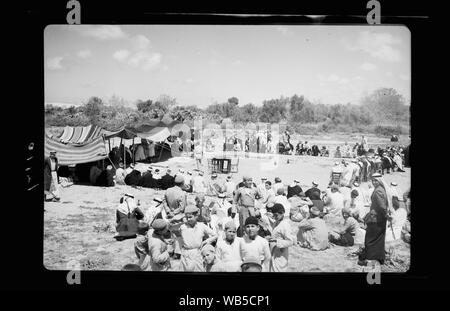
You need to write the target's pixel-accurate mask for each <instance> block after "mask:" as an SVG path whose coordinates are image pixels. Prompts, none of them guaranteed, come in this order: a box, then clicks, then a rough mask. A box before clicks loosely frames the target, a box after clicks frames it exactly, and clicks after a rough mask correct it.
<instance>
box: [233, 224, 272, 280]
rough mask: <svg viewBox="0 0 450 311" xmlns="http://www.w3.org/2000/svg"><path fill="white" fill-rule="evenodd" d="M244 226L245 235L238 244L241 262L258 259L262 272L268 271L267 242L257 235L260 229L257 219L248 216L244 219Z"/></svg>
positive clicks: (269, 256) (268, 249) (269, 255)
mask: <svg viewBox="0 0 450 311" xmlns="http://www.w3.org/2000/svg"><path fill="white" fill-rule="evenodd" d="M244 226H245V233H246V234H245V235H244V237H243V239H242V241H241V243H240V253H241V258H242V260H244V261H245V260H246V259H248V258H250V257H255V258H258V259H259V262H260V264H261V265H262V267H263V272H267V271H269V264H270V258H271V254H270V247H269V242H268V241H267V240H266V239H265V238H262V237H261V236H259V235H258V232H259V229H260V227H259V222H258V219H257V218H256V217H254V216H249V217H248V218H246V220H245V224H244Z"/></svg>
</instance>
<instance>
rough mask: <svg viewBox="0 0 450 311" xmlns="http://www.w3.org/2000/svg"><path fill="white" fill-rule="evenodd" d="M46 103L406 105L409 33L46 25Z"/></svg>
mask: <svg viewBox="0 0 450 311" xmlns="http://www.w3.org/2000/svg"><path fill="white" fill-rule="evenodd" d="M44 67H45V70H44V75H45V78H44V82H45V103H55V104H56V103H67V104H74V105H78V104H81V103H85V102H87V100H88V99H89V98H90V97H91V96H98V97H100V98H102V99H104V100H108V99H109V98H111V97H112V96H113V95H114V96H118V97H121V98H123V99H125V100H126V101H127V102H129V103H130V105H131V104H133V103H134V102H135V101H136V100H139V99H140V100H148V99H151V100H155V99H157V98H158V97H159V96H160V95H163V94H164V95H169V96H171V97H175V98H176V100H177V102H178V104H179V105H183V106H187V105H196V106H198V107H201V108H205V107H207V106H208V105H210V104H212V103H214V102H218V103H221V102H226V101H227V99H228V98H230V97H237V98H238V99H239V103H240V105H245V104H247V103H253V104H255V105H257V106H260V105H262V102H263V100H268V99H274V98H279V97H281V96H285V97H288V96H292V95H294V94H297V95H304V96H305V97H306V98H307V99H309V100H310V101H312V102H315V103H316V102H317V103H318V102H320V103H324V104H337V103H341V104H346V103H353V104H358V103H359V102H360V99H361V98H362V97H363V96H365V95H368V94H370V93H371V92H372V91H373V90H375V89H377V88H380V87H391V88H394V89H396V90H397V91H398V92H399V93H400V94H402V95H403V96H404V97H405V99H406V102H407V104H409V101H410V98H411V34H410V31H409V30H408V28H407V27H404V26H380V25H376V26H369V25H363V26H323V25H321V26H306V25H300V26H299V25H120V26H119V25H49V26H47V27H46V28H45V30H44Z"/></svg>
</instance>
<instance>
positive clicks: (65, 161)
mask: <svg viewBox="0 0 450 311" xmlns="http://www.w3.org/2000/svg"><path fill="white" fill-rule="evenodd" d="M70 133H72V134H70ZM69 134H70V135H69ZM69 136H70V137H69ZM50 151H56V152H57V156H58V163H59V165H75V164H81V163H89V162H95V161H98V160H103V159H105V158H107V157H108V154H107V152H106V147H105V141H104V138H103V130H102V129H101V128H100V127H97V126H94V125H90V126H86V127H66V128H65V129H64V132H63V134H62V135H61V136H60V137H50V136H49V135H48V134H47V133H46V135H45V147H44V154H45V156H49V155H50Z"/></svg>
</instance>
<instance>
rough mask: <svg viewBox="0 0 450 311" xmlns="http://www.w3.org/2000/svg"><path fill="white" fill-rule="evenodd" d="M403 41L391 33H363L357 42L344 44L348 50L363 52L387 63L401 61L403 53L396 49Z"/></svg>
mask: <svg viewBox="0 0 450 311" xmlns="http://www.w3.org/2000/svg"><path fill="white" fill-rule="evenodd" d="M401 42H402V41H401V40H400V39H399V38H396V37H394V36H393V35H391V34H389V33H374V32H370V31H362V32H360V33H359V36H358V37H357V39H356V41H355V42H344V44H345V46H346V47H347V49H348V50H351V51H363V52H365V53H368V54H369V55H370V56H372V57H374V58H378V59H381V60H383V61H386V62H399V61H401V58H402V57H401V56H402V55H401V53H400V51H399V50H398V49H396V48H395V46H396V45H398V44H400V43H401Z"/></svg>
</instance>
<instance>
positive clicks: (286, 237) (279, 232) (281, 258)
mask: <svg viewBox="0 0 450 311" xmlns="http://www.w3.org/2000/svg"><path fill="white" fill-rule="evenodd" d="M272 238H274V239H277V242H271V243H270V246H271V254H272V257H271V260H270V270H269V271H270V272H286V271H287V269H288V259H289V247H291V246H292V245H294V243H295V242H296V237H295V236H294V235H293V234H292V229H291V226H290V224H289V221H288V220H287V219H283V220H282V221H281V222H280V223H279V224H278V225H277V226H276V227H275V228H274V229H273V231H272Z"/></svg>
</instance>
